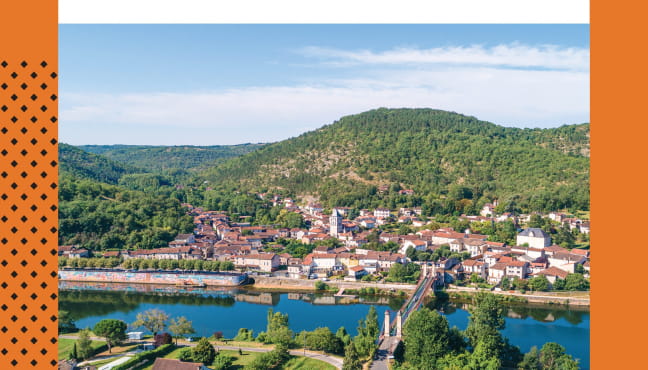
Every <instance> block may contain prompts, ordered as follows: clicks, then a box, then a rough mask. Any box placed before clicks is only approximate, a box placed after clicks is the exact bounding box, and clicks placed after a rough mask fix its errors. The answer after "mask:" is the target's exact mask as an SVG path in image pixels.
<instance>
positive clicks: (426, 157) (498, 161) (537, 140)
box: [200, 108, 589, 215]
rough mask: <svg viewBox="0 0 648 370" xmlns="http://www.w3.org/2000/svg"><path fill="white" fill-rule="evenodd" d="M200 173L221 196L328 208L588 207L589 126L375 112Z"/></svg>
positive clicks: (427, 111) (421, 111)
mask: <svg viewBox="0 0 648 370" xmlns="http://www.w3.org/2000/svg"><path fill="white" fill-rule="evenodd" d="M200 176H201V177H202V178H204V179H205V180H207V181H209V182H210V185H209V186H210V187H215V186H214V185H213V184H218V186H217V188H218V189H221V190H226V191H232V190H240V191H250V192H255V191H272V192H288V193H289V194H291V195H293V196H314V197H316V198H319V199H320V200H321V201H322V202H323V203H324V204H325V205H327V206H329V207H330V206H333V205H339V206H351V207H362V208H364V207H376V206H386V207H390V208H394V207H397V206H423V208H424V212H425V213H426V214H428V215H434V214H447V213H450V214H453V213H473V212H475V211H477V210H478V209H479V208H481V206H482V205H483V204H484V203H486V202H488V201H491V200H492V199H495V198H497V199H499V200H500V203H501V204H502V208H503V210H509V211H531V210H537V211H548V210H555V209H562V208H570V209H582V210H586V209H588V208H589V124H580V125H569V126H562V127H559V128H554V129H520V128H507V127H502V126H498V125H495V124H493V123H489V122H484V121H479V120H477V119H476V118H474V117H469V116H464V115H461V114H456V113H451V112H445V111H439V110H432V109H382V108H381V109H377V110H372V111H369V112H365V113H361V114H357V115H352V116H347V117H343V118H342V119H341V120H339V121H337V122H335V123H333V124H331V125H327V126H324V127H322V128H320V129H318V130H315V131H311V132H308V133H305V134H303V135H301V136H299V137H297V138H292V139H289V140H285V141H281V142H278V143H275V144H269V145H267V146H264V147H262V148H260V149H259V150H256V151H253V152H251V153H249V154H247V155H244V156H241V157H238V158H234V159H232V160H230V161H227V162H226V163H224V164H222V165H220V166H216V167H212V168H210V169H208V170H205V171H203V172H202V173H201V174H200ZM381 186H382V187H383V188H382V189H381ZM385 186H386V188H385ZM401 189H412V190H414V192H415V194H414V195H413V196H412V195H402V194H400V193H399V192H398V190H401Z"/></svg>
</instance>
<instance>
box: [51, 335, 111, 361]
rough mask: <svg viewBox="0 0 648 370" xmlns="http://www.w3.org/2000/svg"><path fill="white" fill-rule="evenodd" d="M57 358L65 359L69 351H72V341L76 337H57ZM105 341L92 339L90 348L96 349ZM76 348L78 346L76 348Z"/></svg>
mask: <svg viewBox="0 0 648 370" xmlns="http://www.w3.org/2000/svg"><path fill="white" fill-rule="evenodd" d="M58 341H59V342H58V358H59V360H62V359H66V358H68V356H69V355H70V351H72V347H73V346H74V342H76V339H65V338H59V339H58ZM105 344H106V342H103V341H95V340H93V341H92V348H94V349H97V348H99V347H101V346H103V345H105ZM77 350H78V348H77Z"/></svg>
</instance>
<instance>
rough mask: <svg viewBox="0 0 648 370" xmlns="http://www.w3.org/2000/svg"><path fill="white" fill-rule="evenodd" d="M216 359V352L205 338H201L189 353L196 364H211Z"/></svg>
mask: <svg viewBox="0 0 648 370" xmlns="http://www.w3.org/2000/svg"><path fill="white" fill-rule="evenodd" d="M215 357H216V350H215V349H214V346H212V344H211V343H209V340H207V338H205V337H202V338H200V340H199V341H198V344H197V345H196V346H195V347H194V348H193V349H192V351H191V358H192V359H193V360H194V361H196V362H202V363H205V364H211V363H212V361H214V358H215Z"/></svg>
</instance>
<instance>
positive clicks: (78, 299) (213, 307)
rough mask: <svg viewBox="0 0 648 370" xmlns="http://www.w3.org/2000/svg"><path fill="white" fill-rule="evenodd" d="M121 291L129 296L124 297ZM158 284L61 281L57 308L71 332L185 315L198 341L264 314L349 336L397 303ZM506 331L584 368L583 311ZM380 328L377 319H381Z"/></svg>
mask: <svg viewBox="0 0 648 370" xmlns="http://www.w3.org/2000/svg"><path fill="white" fill-rule="evenodd" d="M126 289H128V291H126ZM177 290H178V288H176V287H161V286H158V287H156V286H136V287H133V286H123V285H117V284H89V283H83V284H80V283H69V282H62V283H61V286H60V294H59V305H60V309H61V310H66V311H69V312H70V313H71V315H72V316H73V317H74V318H75V320H76V323H77V326H78V327H81V328H83V327H92V326H93V325H94V324H95V323H97V322H98V321H99V320H101V319H104V318H114V319H120V320H124V321H125V322H127V323H131V322H133V321H135V316H136V315H137V313H139V312H142V311H144V310H147V309H150V308H158V309H161V310H163V311H165V312H166V313H168V314H169V315H170V316H171V317H174V316H186V317H187V318H188V319H189V320H192V321H193V324H194V328H195V329H196V331H197V335H201V336H209V335H212V334H213V333H214V332H215V331H222V332H223V335H224V336H225V337H230V338H231V337H234V336H235V335H236V333H237V331H238V329H239V328H241V327H246V328H249V329H253V330H254V332H255V333H258V332H259V331H264V330H265V327H266V315H267V312H268V309H269V308H272V309H273V310H274V311H280V312H283V313H287V314H288V315H289V320H290V327H291V329H292V330H293V331H295V332H299V331H301V330H313V329H315V328H317V327H321V326H328V327H329V328H331V330H332V331H333V332H335V331H336V330H337V328H339V327H340V326H344V327H345V328H346V329H347V331H349V332H350V333H351V334H352V335H355V334H356V327H357V325H358V320H360V319H361V318H364V316H365V315H366V314H367V311H368V310H369V306H371V305H374V306H376V309H377V311H378V315H379V316H378V317H379V319H380V320H382V318H383V315H384V312H385V310H388V309H391V310H395V309H398V308H399V307H400V306H401V305H402V303H403V300H402V299H398V298H386V297H360V298H359V299H348V298H339V297H333V296H331V295H321V294H312V293H269V292H257V291H251V290H244V289H211V288H209V289H191V288H189V289H183V291H181V292H178V291H177ZM435 308H437V309H439V310H440V311H441V312H442V313H443V314H445V315H446V317H447V318H448V321H449V322H450V326H457V327H458V328H460V329H465V328H466V326H467V325H468V316H469V314H468V312H467V311H466V310H465V307H464V306H463V305H461V304H456V303H448V302H446V303H441V304H437V305H436V307H435ZM507 316H508V317H507V318H506V328H505V329H504V330H503V331H502V333H503V335H504V336H505V337H507V338H509V341H510V342H511V343H512V344H514V345H517V346H519V347H520V349H521V350H522V352H523V353H524V352H527V351H528V350H529V349H530V348H531V347H532V346H537V347H538V348H540V347H541V346H542V345H543V344H544V343H546V342H556V343H560V344H561V345H563V346H564V347H565V348H566V349H567V352H568V353H569V354H571V355H572V356H574V357H575V358H579V359H580V361H581V366H582V368H583V369H587V368H589V335H590V314H589V311H576V310H566V309H562V308H553V307H551V308H539V307H527V306H524V307H513V308H509V310H508V314H507ZM380 322H381V323H382V321H380Z"/></svg>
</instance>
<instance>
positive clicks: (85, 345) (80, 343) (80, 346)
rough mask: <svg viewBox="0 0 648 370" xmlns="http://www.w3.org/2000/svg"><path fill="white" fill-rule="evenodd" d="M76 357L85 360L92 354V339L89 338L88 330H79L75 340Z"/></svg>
mask: <svg viewBox="0 0 648 370" xmlns="http://www.w3.org/2000/svg"><path fill="white" fill-rule="evenodd" d="M76 345H77V357H76V358H78V359H82V360H86V359H88V358H90V356H92V352H93V350H92V341H91V340H90V330H88V329H83V330H81V331H79V337H78V338H77V340H76Z"/></svg>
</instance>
